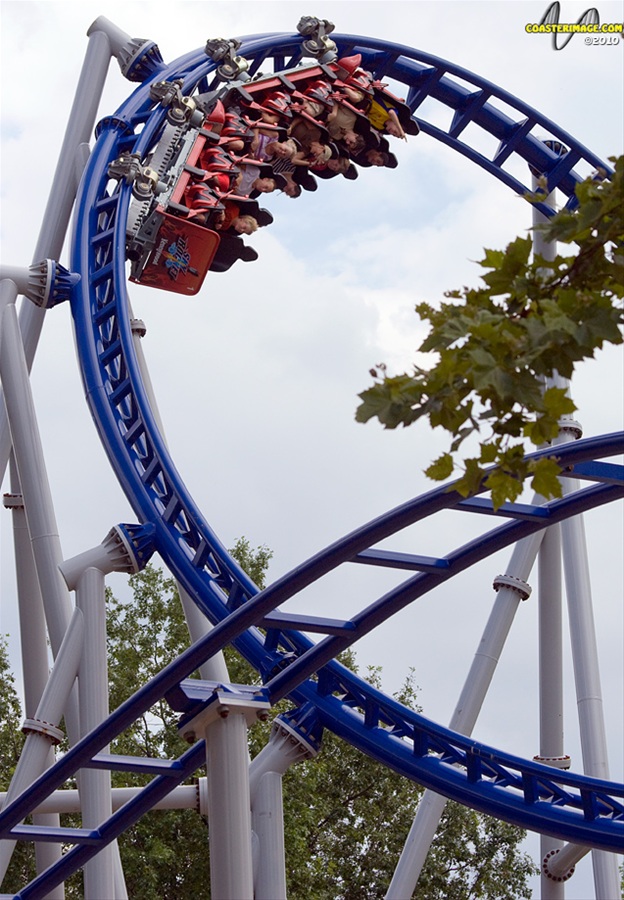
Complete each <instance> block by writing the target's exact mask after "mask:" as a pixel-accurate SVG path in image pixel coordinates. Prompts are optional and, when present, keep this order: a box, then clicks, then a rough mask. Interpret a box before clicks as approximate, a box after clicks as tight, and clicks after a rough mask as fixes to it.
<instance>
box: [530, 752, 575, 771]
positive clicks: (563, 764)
mask: <svg viewBox="0 0 624 900" xmlns="http://www.w3.org/2000/svg"><path fill="white" fill-rule="evenodd" d="M533 760H534V762H536V763H540V764H541V765H542V766H551V767H552V768H553V769H569V768H570V766H571V765H572V760H571V758H570V757H569V756H567V755H566V756H539V755H538V756H534V757H533Z"/></svg>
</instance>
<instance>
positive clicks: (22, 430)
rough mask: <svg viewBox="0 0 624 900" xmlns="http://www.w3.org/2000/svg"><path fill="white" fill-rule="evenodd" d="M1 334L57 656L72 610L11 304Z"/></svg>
mask: <svg viewBox="0 0 624 900" xmlns="http://www.w3.org/2000/svg"><path fill="white" fill-rule="evenodd" d="M0 330H1V334H0V378H2V385H3V388H4V396H5V402H6V408H7V413H8V417H9V422H10V427H11V437H12V440H13V449H14V454H15V461H16V464H17V469H18V472H19V478H20V482H21V486H22V493H23V495H24V504H25V508H26V517H27V520H28V527H29V531H30V539H31V542H32V548H33V556H34V559H35V564H36V567H37V574H38V577H39V584H40V587H41V593H42V596H43V602H44V608H45V613H46V621H47V626H48V633H49V636H50V644H51V646H52V652H53V653H54V654H55V655H56V653H58V649H59V647H60V645H61V641H62V640H63V637H64V635H65V631H66V630H67V625H68V623H69V619H70V617H71V609H72V607H71V602H70V599H69V594H68V592H67V588H66V587H65V584H64V583H63V579H62V578H61V575H60V572H59V571H58V566H59V563H60V562H61V560H62V558H63V557H62V554H61V549H60V540H59V535H58V528H57V525H56V517H55V515H54V506H53V502H52V494H51V491H50V485H49V483H48V478H47V474H46V467H45V461H44V456H43V448H42V446H41V439H40V436H39V429H38V427H37V420H36V416H35V409H34V404H33V399H32V393H31V390H30V382H29V378H28V370H27V366H26V360H25V355H24V348H23V346H22V340H21V334H20V330H19V325H18V323H17V313H16V310H15V306H14V304H12V303H11V304H9V305H8V306H7V307H6V308H5V309H4V311H3V313H2V324H1V329H0ZM68 724H69V723H68Z"/></svg>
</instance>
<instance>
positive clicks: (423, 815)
mask: <svg viewBox="0 0 624 900" xmlns="http://www.w3.org/2000/svg"><path fill="white" fill-rule="evenodd" d="M543 534H544V533H543V532H538V533H537V534H533V535H531V536H530V537H527V538H524V540H522V541H519V542H518V544H516V546H515V548H514V551H513V553H512V557H511V560H510V563H509V568H508V573H507V574H506V575H499V576H498V577H497V578H496V579H495V580H494V587H495V589H496V590H497V596H496V600H495V602H494V606H493V608H492V612H491V614H490V618H489V619H488V622H487V625H486V627H485V631H484V632H483V637H482V638H481V642H480V643H479V646H478V648H477V652H476V654H475V658H474V661H473V663H472V666H471V668H470V671H469V673H468V677H467V678H466V681H465V683H464V688H463V690H462V692H461V695H460V698H459V701H458V703H457V706H456V707H455V712H454V713H453V716H452V718H451V721H450V723H449V728H452V729H453V731H457V732H459V733H460V734H466V735H469V734H471V733H472V729H473V728H474V725H475V722H476V721H477V717H478V715H479V712H480V711H481V707H482V705H483V701H484V700H485V697H486V694H487V691H488V689H489V686H490V683H491V681H492V677H493V675H494V672H495V670H496V666H497V665H498V660H499V659H500V655H501V653H502V650H503V647H504V645H505V641H506V640H507V636H508V634H509V630H510V628H511V625H512V623H513V620H514V617H515V615H516V612H517V610H518V606H519V605H520V602H521V601H522V600H526V598H527V597H528V596H529V595H530V593H531V588H530V587H529V585H528V584H527V579H528V577H529V575H530V573H531V569H532V568H533V564H534V562H535V558H536V556H537V553H538V550H539V547H540V544H541V542H542V537H543ZM445 805H446V799H445V798H444V797H442V796H440V795H439V794H435V793H434V792H433V791H429V790H426V791H425V793H424V794H423V796H422V798H421V800H420V803H419V804H418V810H417V811H416V816H415V818H414V821H413V823H412V827H411V829H410V832H409V835H408V837H407V840H406V842H405V846H404V848H403V852H402V853H401V857H400V859H399V862H398V864H397V867H396V869H395V871H394V875H393V877H392V881H391V882H390V887H389V888H388V892H387V893H386V900H405V898H406V897H411V896H412V894H413V893H414V890H415V888H416V883H417V881H418V878H419V876H420V872H421V870H422V867H423V865H424V863H425V860H426V858H427V853H428V852H429V847H430V846H431V842H432V841H433V838H434V836H435V833H436V830H437V827H438V824H439V822H440V817H441V816H442V813H443V812H444V807H445Z"/></svg>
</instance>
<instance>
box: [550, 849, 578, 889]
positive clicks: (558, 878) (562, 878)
mask: <svg viewBox="0 0 624 900" xmlns="http://www.w3.org/2000/svg"><path fill="white" fill-rule="evenodd" d="M558 853H559V850H551V851H550V853H547V854H546V856H545V857H544V859H543V860H542V874H543V875H545V876H546V878H550V880H551V881H556V882H558V883H561V882H563V881H568V879H570V878H572V876H573V875H574V866H570V868H569V869H568V870H567V872H564V873H563V874H562V875H554V874H553V873H552V872H551V871H550V867H549V863H550V862H552V861H553V856H556V855H557V854H558Z"/></svg>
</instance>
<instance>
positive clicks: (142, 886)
mask: <svg viewBox="0 0 624 900" xmlns="http://www.w3.org/2000/svg"><path fill="white" fill-rule="evenodd" d="M234 555H235V556H237V557H238V560H239V562H240V563H241V564H242V565H244V566H247V567H248V568H249V569H250V571H251V572H253V573H254V577H255V579H256V581H257V582H258V583H259V584H260V585H262V584H263V583H264V577H265V574H266V568H267V566H268V562H269V559H270V557H271V553H270V551H268V550H267V549H266V548H265V547H260V548H257V549H255V550H254V549H253V548H251V547H250V545H249V543H248V542H247V541H246V540H245V539H242V540H241V541H239V542H238V543H237V545H236V547H235V548H234ZM130 586H131V590H132V597H131V599H124V600H121V599H118V598H116V597H114V596H113V595H112V594H111V593H110V592H109V595H108V639H109V681H110V697H111V708H114V707H116V706H117V705H118V704H119V703H122V702H123V701H124V700H125V699H126V698H127V697H129V696H130V695H131V694H132V693H133V692H134V691H135V690H136V689H137V688H138V687H139V686H140V685H141V684H144V683H145V681H147V680H148V679H149V678H150V677H152V676H153V675H155V674H156V673H157V672H158V671H159V670H160V669H161V668H162V667H163V666H164V665H166V664H167V663H168V662H169V661H170V660H171V659H173V658H174V657H175V656H176V655H178V654H179V653H181V652H182V651H183V650H184V649H185V648H186V647H187V646H188V643H189V640H188V635H187V633H186V628H185V624H184V616H183V613H182V609H181V606H180V603H179V600H178V597H177V589H176V585H175V582H174V581H173V579H171V578H167V577H165V576H164V575H163V573H162V572H161V571H159V570H157V569H155V568H153V567H151V566H148V567H147V568H146V569H145V570H144V571H143V572H141V573H139V574H138V575H134V576H131V578H130ZM226 661H227V664H228V669H229V673H230V677H231V680H232V681H233V682H236V683H257V682H258V680H259V679H258V675H257V673H256V672H255V671H254V670H253V669H252V668H251V667H250V666H249V665H248V664H247V663H246V662H245V660H243V659H242V658H241V657H240V656H239V655H238V654H236V653H235V652H234V651H233V650H231V649H227V650H226ZM341 661H342V662H343V663H344V664H345V665H347V666H348V667H350V668H352V669H354V670H356V664H355V657H354V655H353V654H352V652H351V651H347V653H345V654H343V656H342V657H341ZM2 666H3V657H2V655H1V654H0V683H2V684H3V685H5V684H9V685H10V676H8V674H7V673H8V669H7V667H6V665H4V668H2ZM366 677H367V680H369V681H371V682H372V683H373V684H375V685H376V686H377V687H380V685H381V681H380V679H381V671H380V670H379V669H375V668H371V669H369V670H368V672H367V674H366ZM396 697H397V699H398V700H400V701H401V702H402V703H404V704H405V705H407V706H410V707H412V708H415V709H418V708H419V707H418V706H417V688H416V686H415V684H414V678H413V673H411V672H410V673H409V674H408V676H407V678H406V680H405V683H404V685H403V688H402V689H401V690H400V691H399V692H398V693H397V695H396ZM0 702H4V703H5V704H6V703H7V702H9V704H10V708H11V710H12V712H11V714H10V715H8V716H7V725H6V728H4V727H2V728H1V729H0V741H1V742H2V743H1V744H0V758H6V759H9V755H8V754H7V755H6V757H5V752H4V751H5V748H10V747H11V746H12V744H11V742H12V741H14V740H15V734H16V731H17V728H18V727H19V708H18V706H15V702H16V698H14V699H12V695H11V692H10V690H9V691H7V690H4V691H3V692H2V700H0ZM287 708H289V703H288V701H282V702H281V703H280V704H278V706H277V707H276V708H275V709H274V710H273V711H272V717H273V716H274V715H277V714H278V713H279V712H280V711H283V710H285V709H287ZM2 709H3V711H4V707H2ZM272 717H271V718H272ZM175 718H176V717H175V715H174V714H173V713H172V712H171V710H170V709H169V707H168V706H167V704H166V703H164V702H162V703H158V704H156V705H155V706H154V707H153V708H152V709H151V710H150V711H149V713H147V714H146V715H145V716H143V717H141V718H140V719H139V720H137V721H136V722H135V723H134V725H133V726H132V727H131V728H129V729H128V730H127V731H126V732H125V733H124V734H123V735H121V736H120V737H119V738H118V739H117V740H116V741H115V742H114V744H113V745H112V747H111V751H112V752H114V753H122V754H130V755H139V756H145V755H147V756H155V757H163V756H164V757H169V758H171V757H173V756H177V755H179V754H180V753H182V752H184V750H185V749H186V748H187V747H186V744H184V743H183V741H182V740H181V739H180V738H179V737H178V734H177V728H176V721H175ZM270 729H271V721H269V722H266V723H263V722H258V723H257V724H256V725H255V726H254V727H253V728H252V729H251V730H250V734H249V746H250V754H251V756H252V757H253V756H255V755H256V754H257V753H258V752H260V750H261V749H262V747H263V746H264V745H265V744H266V742H267V740H268V737H269V734H270ZM18 752H19V741H18V745H16V750H15V754H14V756H13V757H12V758H14V759H15V760H16V759H17V753H18ZM2 774H3V776H5V777H4V779H3V780H4V783H5V784H6V779H7V778H8V777H10V771H8V770H7V771H6V772H5V771H4V770H3V773H2ZM204 774H205V772H204V771H202V770H200V771H199V772H198V773H196V777H197V776H201V775H204ZM148 780H149V778H148V777H147V776H141V775H134V774H128V773H114V774H113V784H114V785H115V786H122V785H126V786H129V785H139V784H144V783H146V782H147V781H148ZM421 795H422V788H421V787H420V786H419V785H416V784H414V783H413V782H411V781H409V780H407V779H405V778H404V777H402V776H400V775H398V774H397V773H395V772H393V771H391V770H390V769H387V768H385V767H383V766H382V765H380V764H379V763H377V762H375V761H374V760H372V759H370V758H368V757H367V756H364V755H363V754H361V753H360V752H359V751H358V750H356V749H354V748H353V747H351V746H349V745H347V744H345V743H344V742H342V741H340V740H339V739H338V738H337V737H335V736H334V735H333V734H331V733H329V732H326V733H325V734H324V736H323V745H322V750H321V752H320V754H319V755H318V757H316V758H315V759H313V760H308V761H306V762H303V763H299V764H297V765H296V766H293V767H292V768H291V769H290V770H289V771H288V772H287V773H286V775H285V778H284V816H285V844H286V861H287V881H288V896H289V897H290V898H291V900H361V898H362V897H366V898H367V900H377V898H379V900H381V898H382V897H383V896H384V895H385V892H386V890H387V887H388V884H389V882H390V879H391V877H392V872H393V870H394V866H395V865H396V862H397V860H398V857H399V854H400V852H401V848H402V845H403V842H404V840H405V837H406V835H407V832H408V831H409V827H410V824H411V820H412V818H413V815H414V812H415V809H416V806H417V804H418V800H419V798H420V796H421ZM66 821H68V820H66ZM72 824H79V823H78V822H77V821H76V820H72ZM522 838H523V832H521V831H520V830H519V829H516V828H513V827H511V826H508V825H505V824H504V823H500V822H496V821H494V820H490V819H488V818H487V817H484V816H481V815H478V814H476V813H474V812H473V811H472V810H469V809H466V808H464V807H462V806H459V805H457V804H453V803H449V804H448V805H447V808H446V812H445V815H444V819H443V822H442V827H441V828H440V830H439V833H438V835H437V837H436V840H435V843H434V845H433V848H432V851H431V854H430V857H429V860H428V861H427V864H426V867H425V869H424V871H423V874H422V876H421V880H420V882H419V886H418V889H417V891H416V893H415V894H414V897H416V898H422V900H425V898H426V900H449V898H450V900H473V898H479V897H483V898H491V897H497V898H500V900H517V898H522V897H526V898H528V897H530V891H529V889H528V887H527V882H528V877H529V876H530V875H531V874H532V873H533V872H534V871H535V869H534V867H533V865H532V863H531V861H530V859H529V858H528V856H526V855H525V854H524V853H522V852H521V850H520V849H519V844H520V841H521V840H522ZM208 841H209V828H208V823H207V821H206V820H204V819H203V818H202V817H201V816H200V815H199V814H198V812H197V811H195V810H176V811H169V810H157V811H153V812H151V813H148V814H147V815H145V816H144V817H143V818H142V819H141V820H140V821H139V822H138V823H137V824H136V825H135V826H134V827H133V828H131V829H129V830H128V831H127V832H126V833H125V834H124V835H122V836H121V838H120V839H119V847H120V852H121V857H122V862H123V867H124V874H125V878H126V883H127V888H128V895H129V896H130V897H132V898H133V900H180V898H191V897H192V898H196V897H209V895H210V889H209V883H210V882H209V877H210V876H209V854H208ZM25 874H26V870H25V868H24V861H23V860H22V861H21V863H20V868H19V869H18V870H16V871H15V872H14V874H13V875H12V876H11V878H10V879H7V881H6V882H5V889H8V890H11V889H17V887H19V886H21V885H22V884H23V883H24V880H25V879H24V876H25ZM80 885H81V882H80V878H79V877H77V876H76V877H74V878H73V879H72V880H71V881H70V882H69V883H68V885H67V887H66V896H67V897H68V898H71V897H76V898H78V897H80V896H81V886H80Z"/></svg>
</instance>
